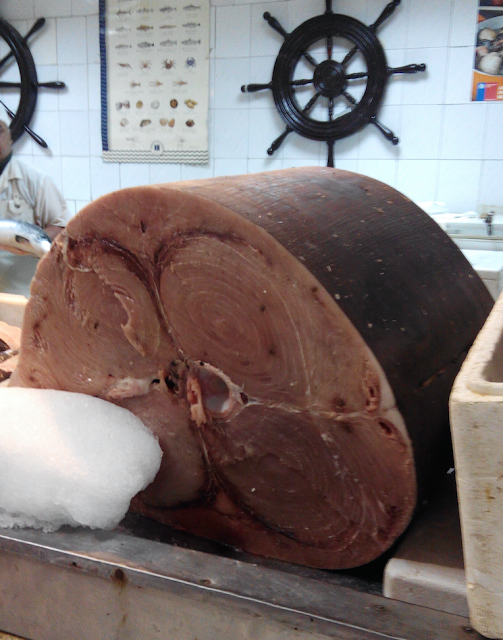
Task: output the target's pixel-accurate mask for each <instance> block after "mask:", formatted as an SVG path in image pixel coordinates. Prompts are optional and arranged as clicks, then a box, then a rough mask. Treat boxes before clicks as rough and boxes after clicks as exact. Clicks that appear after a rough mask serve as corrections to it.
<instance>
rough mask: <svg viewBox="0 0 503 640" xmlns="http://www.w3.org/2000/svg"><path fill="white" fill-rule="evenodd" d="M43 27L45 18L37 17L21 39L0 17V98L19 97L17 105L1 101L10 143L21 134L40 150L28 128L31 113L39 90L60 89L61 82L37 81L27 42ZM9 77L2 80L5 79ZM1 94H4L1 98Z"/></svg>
mask: <svg viewBox="0 0 503 640" xmlns="http://www.w3.org/2000/svg"><path fill="white" fill-rule="evenodd" d="M44 24H45V18H39V19H38V20H37V21H36V22H35V23H34V25H33V26H32V28H31V29H30V30H29V31H28V33H27V34H26V36H24V37H23V36H22V35H21V34H20V33H19V32H18V31H17V30H16V29H15V28H14V27H13V26H12V25H11V24H9V23H8V22H6V21H5V20H3V19H2V18H0V44H1V45H2V50H3V51H6V54H5V55H4V56H3V57H2V59H1V60H0V94H1V95H2V97H5V96H6V95H9V96H10V95H11V94H12V93H14V94H18V95H19V100H18V101H17V106H16V107H13V108H12V109H11V108H9V107H8V106H7V105H6V104H5V103H4V102H3V101H2V100H0V104H2V105H3V107H4V109H5V110H6V112H7V113H8V114H9V116H10V117H11V118H12V121H11V123H10V125H9V128H10V130H11V136H12V141H13V142H15V141H16V140H18V139H19V138H20V137H21V136H22V135H23V133H24V132H26V133H28V134H29V135H30V136H31V137H32V138H33V139H34V140H35V142H37V143H38V144H39V145H40V146H41V147H44V148H47V143H46V142H45V141H44V140H43V139H42V138H41V137H40V136H39V135H37V134H36V133H35V132H34V131H33V130H32V129H30V127H29V126H28V125H29V124H30V121H31V119H32V116H33V114H34V112H35V107H36V104H37V95H38V89H39V87H44V88H47V89H64V88H65V86H66V85H65V83H64V82H60V81H59V80H55V81H54V82H41V83H40V82H38V78H37V71H36V68H35V62H34V60H33V56H32V55H31V51H30V48H29V46H28V39H29V38H30V37H31V36H33V34H35V33H36V32H37V31H39V30H40V29H41V28H42V27H43V26H44ZM6 77H8V78H10V79H9V80H6V79H5V78H6ZM4 94H5V95H4Z"/></svg>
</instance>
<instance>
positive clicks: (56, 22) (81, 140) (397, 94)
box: [0, 0, 503, 211]
mask: <svg viewBox="0 0 503 640" xmlns="http://www.w3.org/2000/svg"><path fill="white" fill-rule="evenodd" d="M387 3H388V0H333V10H334V12H337V13H342V14H348V15H351V16H353V17H354V18H356V19H357V20H360V21H362V22H364V23H365V24H371V23H373V22H374V21H375V20H376V19H377V17H378V16H379V14H380V13H381V11H382V10H383V9H384V7H385V6H386V4H387ZM210 4H211V11H210V16H211V25H210V47H211V51H210V87H209V94H210V112H209V131H210V141H209V144H210V163H209V165H207V166H196V165H160V164H152V165H147V164H138V165H133V164H118V163H104V162H103V161H102V159H101V118H100V78H99V63H100V55H99V41H98V36H99V22H98V0H3V2H2V3H1V4H0V15H1V16H2V17H3V18H5V19H7V20H9V21H10V22H12V23H13V24H14V25H15V26H16V28H18V29H19V30H20V31H21V32H22V33H25V32H26V31H27V30H28V29H29V28H30V26H31V25H32V24H33V22H34V20H35V18H36V17H39V16H44V17H45V18H46V19H47V24H46V26H45V27H44V28H43V29H42V30H41V31H40V32H39V33H38V34H37V35H36V36H35V37H34V38H33V39H32V40H31V42H30V45H31V50H32V53H33V55H34V58H35V61H36V64H37V72H38V76H39V80H40V81H50V80H56V79H60V80H63V81H64V82H66V83H67V85H68V89H67V90H66V91H65V92H55V91H51V90H48V89H45V90H44V89H41V90H40V91H39V99H38V103H37V111H36V114H35V117H34V119H33V121H32V125H33V128H34V129H35V130H36V131H38V132H39V133H40V135H41V136H42V137H44V138H45V139H46V140H47V142H48V144H49V147H50V148H49V150H43V149H41V148H40V147H39V146H38V145H36V144H34V143H33V141H32V140H31V138H29V137H28V136H24V137H23V138H22V139H21V140H20V141H19V142H18V143H17V144H16V153H17V154H18V155H19V157H22V158H24V159H25V160H26V161H29V162H30V163H32V164H33V165H34V166H37V167H38V168H40V169H41V170H43V171H47V172H48V173H51V174H52V175H53V177H54V178H55V180H56V183H57V184H58V185H60V186H61V188H62V190H63V193H64V195H65V197H66V198H67V199H68V201H69V204H70V207H71V209H72V210H74V211H78V210H79V209H80V208H81V207H82V206H84V204H85V203H86V202H88V201H89V200H90V199H91V198H96V197H98V196H99V195H102V194H103V193H106V192H107V191H110V190H114V189H118V188H123V187H126V186H131V185H137V184H147V183H151V184H156V183H162V182H169V181H174V180H180V179H183V180H190V179H199V178H206V177H211V176H218V175H231V174H235V173H241V172H258V171H269V170H274V169H280V168H283V167H291V166H301V165H303V164H304V165H312V164H315V165H316V164H321V165H324V164H326V158H327V146H326V144H325V143H319V142H316V141H311V140H307V139H304V138H301V137H300V136H298V135H297V134H295V133H292V134H290V135H289V136H288V137H287V138H286V140H285V141H284V142H283V144H282V146H281V147H280V148H279V149H278V151H276V153H275V154H274V155H273V156H272V157H270V156H268V155H267V149H268V148H269V147H270V145H271V143H272V142H273V140H275V139H276V138H277V137H278V136H279V135H281V133H282V132H283V131H284V130H285V123H284V122H283V120H282V119H281V117H280V116H279V115H278V112H277V111H276V108H275V106H274V102H273V99H272V92H271V91H267V90H266V91H262V92H257V93H254V94H243V93H241V91H240V87H241V85H242V84H249V83H264V84H265V83H268V82H270V81H271V78H272V72H273V66H274V62H275V59H276V55H277V53H278V51H279V48H280V47H281V45H282V43H283V37H282V36H281V35H280V34H278V33H277V32H276V31H274V29H272V28H271V27H270V26H269V25H268V24H267V22H266V21H265V20H264V19H263V14H264V12H265V11H269V12H270V13H271V14H272V15H273V16H274V17H276V18H277V19H278V20H279V21H280V23H281V24H282V25H283V26H284V28H285V29H286V30H287V31H291V30H293V29H295V28H296V27H297V26H298V25H299V24H301V23H302V22H303V21H305V20H307V19H309V18H311V17H313V16H315V15H319V14H322V13H323V12H324V11H325V0H267V1H264V0H260V1H259V0H210ZM476 17H477V0H443V1H442V2H440V1H439V0H402V2H401V4H400V5H399V6H398V7H397V9H396V11H395V13H394V15H393V16H392V17H391V18H389V20H387V21H386V22H385V23H384V24H383V25H382V26H381V27H380V28H379V30H378V37H379V39H380V42H381V43H382V45H383V47H384V49H385V52H386V56H387V59H388V64H389V66H391V67H395V66H402V65H404V64H409V63H420V62H425V63H426V64H427V67H428V69H427V72H426V73H424V74H417V75H408V76H407V75H400V76H393V77H392V78H391V79H390V82H389V85H388V88H387V91H386V93H385V97H384V101H383V106H382V108H381V110H380V112H379V115H378V118H379V120H380V121H381V122H382V123H383V124H384V125H385V126H387V127H389V128H390V129H392V130H393V131H394V132H395V133H396V135H398V137H399V138H400V143H399V145H398V146H396V147H395V146H393V145H391V144H390V143H389V142H388V141H387V140H385V139H384V137H383V136H382V135H381V134H380V133H379V131H378V130H377V129H376V128H375V127H373V126H367V127H366V128H364V129H363V130H362V131H360V132H359V133H358V134H356V135H353V136H351V137H348V138H345V139H343V140H339V141H337V143H336V145H335V162H336V166H337V167H338V168H342V169H346V170H349V171H358V172H361V173H364V174H366V175H369V176H372V177H374V178H377V179H379V180H382V181H384V182H387V183H389V184H390V185H392V186H395V187H396V188H397V189H399V190H400V191H402V192H403V193H405V194H406V195H407V196H408V197H410V198H412V199H413V200H416V201H427V200H439V201H444V202H445V203H446V205H447V206H448V207H449V208H450V209H451V210H453V211H454V210H456V211H463V210H468V209H472V208H474V207H476V206H477V205H493V206H494V205H499V206H503V180H502V178H501V176H502V175H503V133H502V132H503V104H501V103H473V102H471V101H470V93H471V75H472V61H473V44H474V37H475V30H476ZM301 66H302V65H300V66H299V70H298V73H299V74H301V73H309V72H310V67H309V65H307V64H306V65H305V67H303V69H302V71H301ZM13 75H15V74H14V71H13V70H7V72H6V74H5V75H4V76H3V78H4V79H9V78H10V77H13ZM297 77H299V76H297ZM308 91H309V90H308ZM350 91H351V93H353V95H356V96H358V88H356V87H355V86H353V87H352V88H351V89H350ZM305 95H308V93H307V92H306V93H305ZM2 99H5V101H6V102H7V103H8V104H9V105H10V106H11V107H15V100H16V98H15V96H14V95H11V94H7V93H5V94H3V97H2ZM341 104H342V103H341ZM325 110H326V107H325ZM315 113H317V114H323V113H325V111H324V110H323V109H321V108H320V109H319V110H317V111H316V112H315ZM0 117H3V116H1V115H0Z"/></svg>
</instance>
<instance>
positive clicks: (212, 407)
mask: <svg viewBox="0 0 503 640" xmlns="http://www.w3.org/2000/svg"><path fill="white" fill-rule="evenodd" d="M198 377H199V385H200V387H201V395H202V401H203V406H204V408H205V409H207V410H208V411H211V413H225V412H226V411H228V409H229V406H230V392H229V387H228V386H227V384H226V382H225V380H223V379H222V378H221V377H220V376H218V375H216V374H215V373H213V372H211V371H209V370H207V369H201V370H200V371H199V376H198Z"/></svg>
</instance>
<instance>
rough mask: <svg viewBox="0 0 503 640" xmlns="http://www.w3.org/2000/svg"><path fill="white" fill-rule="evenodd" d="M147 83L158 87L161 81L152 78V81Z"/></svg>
mask: <svg viewBox="0 0 503 640" xmlns="http://www.w3.org/2000/svg"><path fill="white" fill-rule="evenodd" d="M148 84H149V86H151V87H160V86H161V84H162V82H159V80H154V81H153V82H149V83H148Z"/></svg>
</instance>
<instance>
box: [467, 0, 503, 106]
mask: <svg viewBox="0 0 503 640" xmlns="http://www.w3.org/2000/svg"><path fill="white" fill-rule="evenodd" d="M472 100H473V101H477V102H479V101H484V100H503V0H479V6H478V14H477V35H476V42H475V57H474V69H473V81H472Z"/></svg>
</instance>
